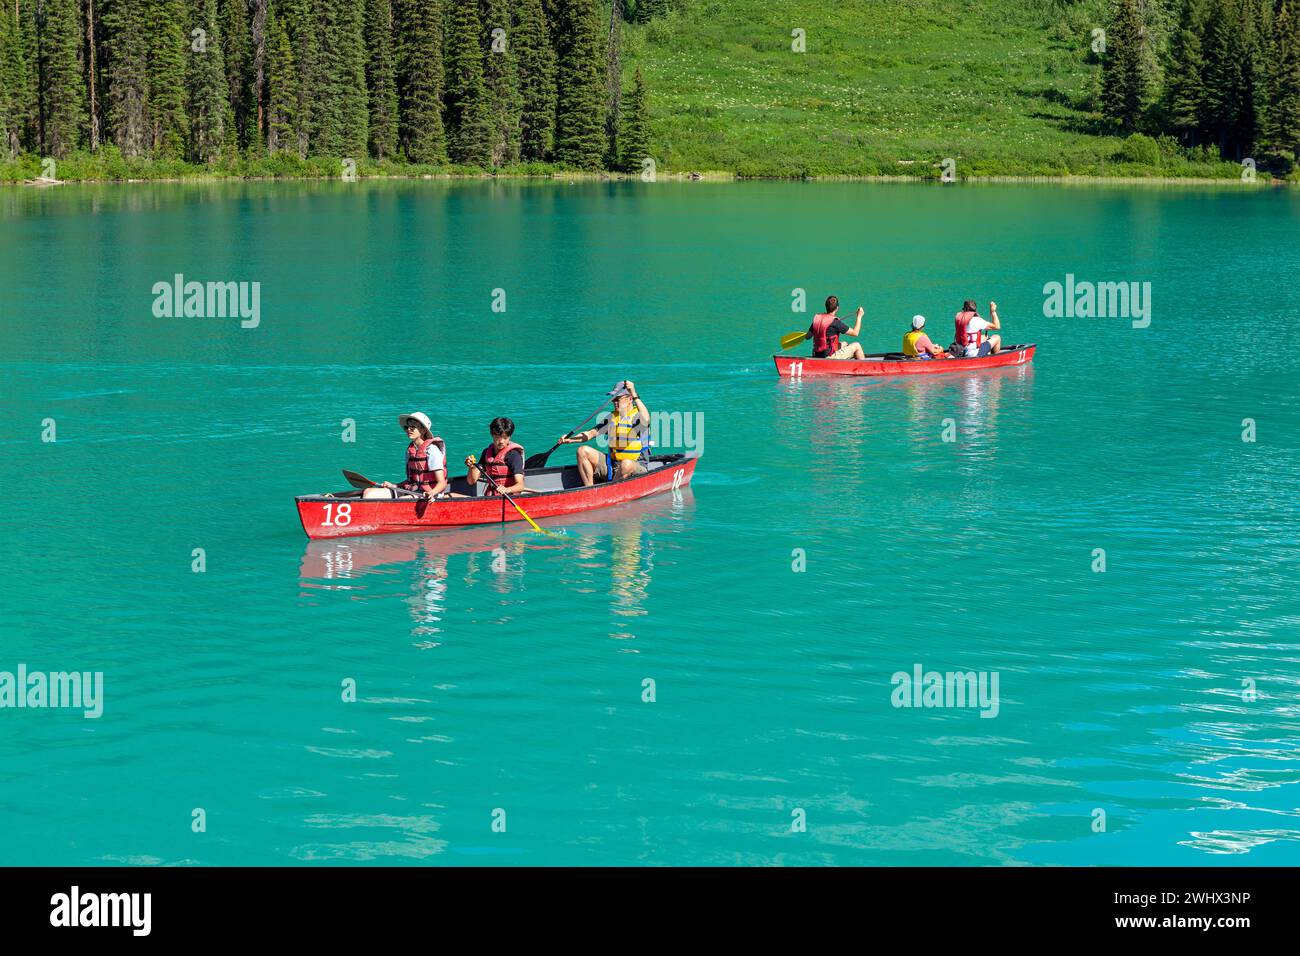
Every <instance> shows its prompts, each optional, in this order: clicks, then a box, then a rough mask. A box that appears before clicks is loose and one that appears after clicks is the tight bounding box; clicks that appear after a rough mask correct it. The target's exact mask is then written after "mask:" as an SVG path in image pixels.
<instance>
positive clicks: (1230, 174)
mask: <svg viewBox="0 0 1300 956" xmlns="http://www.w3.org/2000/svg"><path fill="white" fill-rule="evenodd" d="M955 162H956V165H955V168H953V175H954V176H955V178H956V180H957V181H959V182H980V181H990V182H994V181H996V182H1068V181H1074V182H1084V181H1087V182H1105V181H1115V182H1120V181H1122V182H1135V183H1139V182H1185V183H1189V184H1190V183H1231V182H1233V181H1238V182H1243V183H1250V182H1252V181H1253V182H1254V183H1257V184H1266V185H1267V184H1277V183H1300V175H1297V171H1293V172H1292V174H1291V175H1290V176H1288V177H1286V178H1285V179H1281V178H1275V177H1273V176H1271V175H1270V174H1269V173H1268V172H1266V171H1264V170H1259V171H1253V170H1247V169H1246V168H1245V167H1243V166H1242V165H1241V164H1239V163H1233V162H1228V161H1225V160H1222V159H1219V158H1218V157H1214V156H1211V155H1209V154H1208V151H1206V155H1199V154H1197V151H1195V150H1192V151H1189V150H1186V149H1184V148H1182V147H1180V146H1178V145H1177V144H1176V143H1173V142H1172V141H1169V140H1167V139H1164V138H1162V139H1161V140H1155V139H1152V138H1151V137H1148V136H1145V135H1143V134H1141V133H1136V134H1134V135H1132V136H1130V137H1129V138H1128V139H1126V140H1121V141H1120V145H1119V148H1118V149H1117V150H1116V152H1115V154H1114V157H1113V159H1112V160H1111V161H1109V162H1105V161H1097V160H1096V159H1095V158H1093V157H1086V158H1083V159H1082V160H1081V161H1080V162H1078V163H1077V164H1073V165H1072V164H1069V163H1068V162H1061V163H1060V164H1059V165H1058V164H1056V163H1053V164H1045V163H1042V162H1035V161H1032V160H1030V161H1016V160H1008V159H1006V158H1001V157H999V158H989V159H979V158H975V159H966V158H964V157H961V156H958V157H955ZM53 169H54V174H55V175H54V178H55V179H56V180H57V181H59V182H124V183H133V182H212V181H223V180H231V181H238V180H309V179H314V180H329V179H338V180H341V179H343V178H344V176H345V166H344V161H343V160H341V159H338V158H334V157H325V156H317V157H311V158H308V159H300V158H298V157H297V156H291V155H287V154H279V155H276V156H270V157H266V156H261V157H240V158H237V159H233V160H226V161H223V162H220V163H214V164H199V163H190V162H186V161H184V160H158V159H147V158H141V157H136V158H129V159H128V158H125V157H123V156H122V155H121V153H120V152H118V151H117V149H116V148H115V147H113V146H106V147H104V148H102V149H100V150H99V151H98V152H95V153H87V152H76V153H73V154H71V155H69V156H67V157H66V158H64V159H61V160H59V161H58V162H57V163H56V164H55V165H54V167H53ZM45 171H46V167H45V166H44V164H43V161H42V159H41V157H39V156H36V155H34V154H23V155H20V156H19V157H18V158H17V159H14V160H9V161H3V162H0V183H3V184H16V183H17V184H22V183H37V184H39V183H40V182H41V181H42V178H43V174H44V172H45ZM354 171H355V176H356V178H357V179H566V178H567V179H572V180H608V181H619V180H625V181H636V180H639V179H641V174H640V173H623V172H617V171H610V170H590V169H581V168H577V167H573V166H566V165H563V164H558V163H541V162H534V163H517V164H514V165H510V166H503V167H499V168H485V167H480V166H464V165H455V164H421V163H406V162H397V161H384V162H379V161H375V160H369V159H366V160H362V161H360V162H358V163H356V164H355V168H354ZM1251 172H1253V173H1254V175H1253V176H1252V175H1251ZM943 175H944V165H943V163H942V161H940V160H938V159H926V160H921V159H917V160H898V159H888V158H864V160H863V161H862V163H861V165H860V166H858V167H857V168H850V169H835V168H818V167H815V166H810V165H805V164H788V163H773V164H764V163H761V162H742V163H740V164H738V165H737V167H736V168H734V169H711V170H710V169H701V170H685V169H672V170H665V169H659V170H657V172H656V179H660V180H670V181H671V180H682V179H702V180H709V181H729V180H748V179H766V180H817V181H822V180H827V181H863V182H874V181H922V182H928V181H934V182H940V181H942V180H943Z"/></svg>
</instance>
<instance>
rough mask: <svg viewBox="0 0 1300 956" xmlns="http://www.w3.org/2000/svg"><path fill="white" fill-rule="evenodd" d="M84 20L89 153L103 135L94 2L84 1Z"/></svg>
mask: <svg viewBox="0 0 1300 956" xmlns="http://www.w3.org/2000/svg"><path fill="white" fill-rule="evenodd" d="M85 11H86V18H85V21H84V23H83V29H82V36H83V37H84V38H85V44H84V46H83V47H82V50H83V53H84V55H83V57H82V59H83V61H84V63H85V83H86V96H87V97H88V100H89V102H88V103H87V104H86V121H87V125H86V138H87V139H88V141H89V144H90V149H91V151H92V152H93V151H95V150H98V149H99V144H100V139H101V137H102V135H103V127H102V125H101V122H100V120H101V117H100V102H99V63H98V56H97V53H98V49H99V23H98V20H97V19H96V16H95V0H85Z"/></svg>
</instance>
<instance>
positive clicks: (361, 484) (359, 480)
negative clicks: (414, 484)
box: [343, 468, 424, 498]
mask: <svg viewBox="0 0 1300 956" xmlns="http://www.w3.org/2000/svg"><path fill="white" fill-rule="evenodd" d="M343 477H344V478H346V479H347V480H348V484H350V485H351V486H352V487H353V488H363V489H364V488H379V487H382V486H381V485H379V484H378V483H377V482H373V481H371V480H370V479H369V478H367V477H366V476H365V475H358V474H357V473H356V472H355V471H348V470H347V469H346V468H344V469H343ZM423 493H424V492H421V491H412V490H411V489H409V488H394V489H393V497H396V496H397V495H410V496H411V497H413V498H418V497H419V496H420V495H422V494H423Z"/></svg>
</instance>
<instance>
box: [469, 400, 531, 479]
mask: <svg viewBox="0 0 1300 956" xmlns="http://www.w3.org/2000/svg"><path fill="white" fill-rule="evenodd" d="M488 430H489V431H490V432H491V433H492V444H490V445H488V446H487V447H486V448H484V449H483V454H482V455H481V456H480V457H479V460H478V461H475V460H474V456H473V455H468V456H466V458H465V468H466V469H467V470H466V473H465V480H466V481H468V482H469V483H470V484H471V485H473V484H475V483H476V482H478V481H480V480H482V481H487V478H485V477H484V473H485V472H486V473H487V475H489V476H490V477H492V478H493V479H495V482H496V484H493V483H492V482H491V481H487V490H486V492H485V494H488V495H495V494H496V493H497V486H500V488H501V490H502V491H504V492H505V493H506V494H508V495H518V494H522V493H523V492H524V491H525V490H527V489H525V488H524V446H523V445H520V444H517V443H515V442H514V441H513V440H512V439H511V436H512V435H513V434H514V433H515V423H514V422H512V421H511V420H510V419H508V418H494V419H492V421H491V422H490V423H489V424H488Z"/></svg>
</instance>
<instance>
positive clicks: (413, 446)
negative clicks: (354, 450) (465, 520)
mask: <svg viewBox="0 0 1300 956" xmlns="http://www.w3.org/2000/svg"><path fill="white" fill-rule="evenodd" d="M397 423H398V424H399V425H401V426H402V429H403V430H404V431H405V432H406V435H407V437H408V438H410V439H411V443H410V444H409V445H407V446H406V480H405V481H403V482H400V483H399V484H396V485H395V484H393V483H392V482H391V481H385V482H383V483H382V484H380V485H376V486H375V487H373V488H367V489H366V490H365V491H363V492H362V493H361V496H362V497H363V498H397V497H401V496H399V495H398V494H397V491H398V489H399V488H400V489H402V490H405V491H415V492H422V493H424V494H425V495H426V496H428V497H430V498H437V497H438V496H439V495H441V494H442V493H443V492H445V491H446V490H447V445H446V443H445V442H444V441H443V440H442V439H441V438H439V437H438V436H437V435H435V434H434V433H433V423H432V422H430V421H429V416H428V415H426V414H424V412H411V414H409V415H398V416H397Z"/></svg>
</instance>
